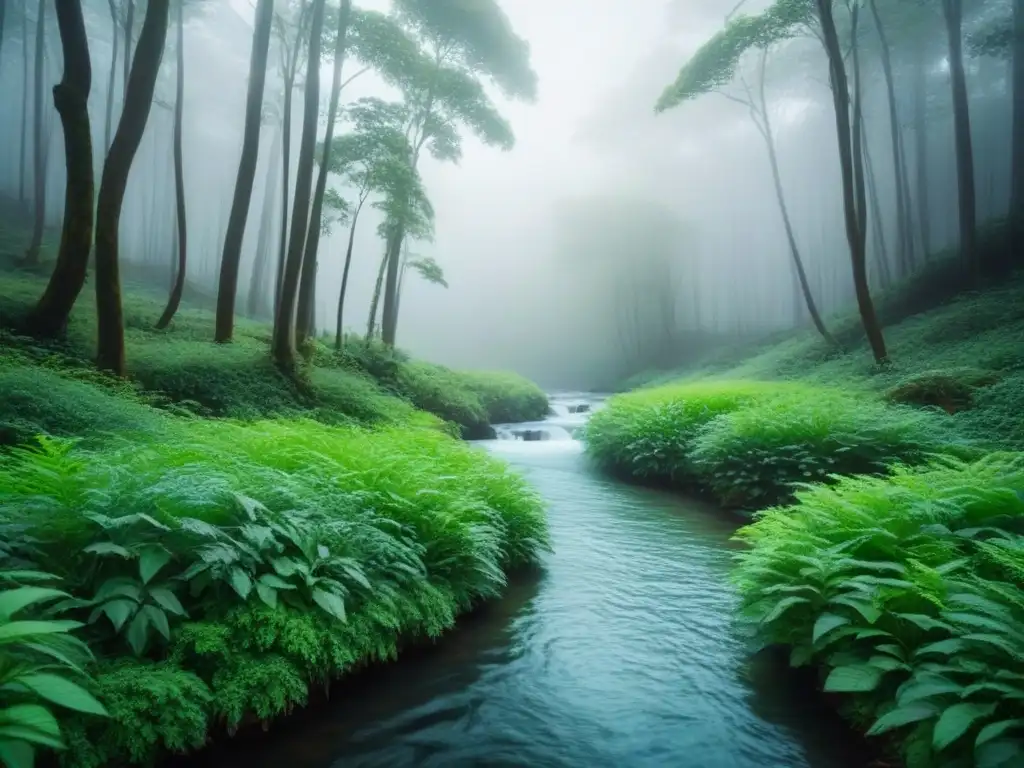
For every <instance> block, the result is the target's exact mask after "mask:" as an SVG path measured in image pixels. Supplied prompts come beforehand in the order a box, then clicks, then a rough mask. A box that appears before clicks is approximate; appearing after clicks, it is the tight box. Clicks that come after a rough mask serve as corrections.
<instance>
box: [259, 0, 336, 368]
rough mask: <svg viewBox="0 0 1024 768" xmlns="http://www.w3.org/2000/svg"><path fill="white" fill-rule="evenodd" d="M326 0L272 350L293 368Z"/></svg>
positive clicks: (317, 26)
mask: <svg viewBox="0 0 1024 768" xmlns="http://www.w3.org/2000/svg"><path fill="white" fill-rule="evenodd" d="M324 5H325V0H314V2H313V11H312V23H311V24H310V27H311V30H310V37H309V58H308V61H307V65H306V89H305V100H304V103H303V110H304V113H303V123H302V136H301V138H300V140H299V159H298V166H297V168H296V176H295V201H294V205H293V207H292V231H291V232H290V233H289V238H288V258H287V261H286V262H285V268H284V277H283V279H282V281H281V297H280V300H279V301H278V305H277V314H276V317H275V319H274V337H273V341H272V343H271V352H272V354H273V357H274V361H275V362H276V363H277V364H278V365H281V366H284V367H287V368H291V367H293V366H294V364H295V309H296V302H297V300H298V290H299V276H300V273H301V271H302V256H303V252H304V251H305V246H306V227H305V223H306V221H307V217H308V216H309V203H310V195H311V193H312V185H313V155H314V153H315V152H316V129H317V114H318V112H319V107H320V43H321V36H322V34H323V26H324Z"/></svg>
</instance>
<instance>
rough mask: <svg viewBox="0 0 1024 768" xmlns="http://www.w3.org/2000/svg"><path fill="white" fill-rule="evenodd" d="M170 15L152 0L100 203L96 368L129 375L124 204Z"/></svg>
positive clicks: (162, 1)
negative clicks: (121, 253) (121, 249)
mask: <svg viewBox="0 0 1024 768" xmlns="http://www.w3.org/2000/svg"><path fill="white" fill-rule="evenodd" d="M169 15H170V0H149V5H148V7H147V9H146V17H145V20H144V21H143V23H142V32H141V34H140V36H139V45H138V48H137V49H136V53H135V56H134V60H133V61H132V67H131V73H130V75H129V78H128V90H127V94H126V96H125V101H124V109H122V110H121V119H120V120H119V121H118V124H117V131H116V132H115V134H114V139H113V141H112V142H111V144H110V152H109V153H108V154H107V159H106V162H105V163H104V165H103V178H102V180H101V181H100V191H99V197H98V200H97V203H96V313H97V320H98V333H97V364H98V365H99V367H100V368H101V369H103V370H108V371H111V372H112V373H114V374H116V375H118V376H123V375H124V372H125V358H124V318H123V315H122V310H121V277H120V269H119V265H118V235H119V230H120V218H121V206H122V204H123V203H124V194H125V189H126V187H127V185H128V174H129V172H130V171H131V167H132V162H133V161H134V159H135V154H136V152H138V149H139V144H140V143H141V142H142V135H143V133H144V132H145V130H146V122H147V121H148V120H149V113H150V110H151V109H152V105H153V93H154V91H155V90H156V80H157V75H158V74H159V71H160V60H161V58H162V57H163V52H164V44H165V42H166V40H167V23H168V18H169ZM126 52H127V48H126Z"/></svg>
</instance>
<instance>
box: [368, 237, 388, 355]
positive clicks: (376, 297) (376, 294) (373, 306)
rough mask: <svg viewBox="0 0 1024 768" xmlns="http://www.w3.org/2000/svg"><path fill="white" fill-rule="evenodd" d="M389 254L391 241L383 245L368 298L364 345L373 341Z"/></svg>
mask: <svg viewBox="0 0 1024 768" xmlns="http://www.w3.org/2000/svg"><path fill="white" fill-rule="evenodd" d="M390 255H391V242H390V241H388V243H387V245H385V246H384V256H383V257H382V258H381V260H380V269H378V270H377V282H376V283H374V286H373V298H372V299H371V300H370V318H369V320H368V321H367V323H366V345H367V346H369V345H370V342H372V341H373V331H374V325H375V324H376V322H377V307H378V306H379V305H380V293H381V288H382V287H383V285H384V272H385V270H386V269H387V266H388V259H389V258H390Z"/></svg>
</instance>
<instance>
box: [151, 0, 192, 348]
mask: <svg viewBox="0 0 1024 768" xmlns="http://www.w3.org/2000/svg"><path fill="white" fill-rule="evenodd" d="M176 26H177V28H178V72H177V83H176V91H175V94H174V206H175V213H176V221H177V225H178V226H177V238H176V241H177V245H178V269H177V271H176V272H175V278H174V288H172V289H171V295H170V296H169V297H168V299H167V306H166V307H165V308H164V313H163V314H162V315H161V316H160V319H159V320H157V323H156V327H157V328H158V329H163V328H166V327H167V326H168V325H170V323H171V318H173V317H174V314H175V313H176V312H177V311H178V306H179V305H180V304H181V294H182V292H183V291H184V290H185V265H186V263H187V261H188V227H187V226H186V218H185V163H184V158H183V157H182V154H183V152H182V146H181V145H182V136H181V134H182V122H183V119H184V111H185V2H184V0H178V23H177V25H176Z"/></svg>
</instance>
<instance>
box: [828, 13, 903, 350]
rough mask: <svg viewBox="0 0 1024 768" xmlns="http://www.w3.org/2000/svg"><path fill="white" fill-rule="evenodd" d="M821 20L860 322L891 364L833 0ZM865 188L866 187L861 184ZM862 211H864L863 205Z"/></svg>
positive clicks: (872, 347)
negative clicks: (870, 271)
mask: <svg viewBox="0 0 1024 768" xmlns="http://www.w3.org/2000/svg"><path fill="white" fill-rule="evenodd" d="M815 4H816V6H817V10H818V20H819V22H820V24H821V32H822V42H823V44H824V47H825V53H826V54H827V55H828V61H829V76H830V80H831V84H832V103H833V111H834V112H835V121H836V136H837V141H838V145H839V166H840V170H841V172H842V188H843V212H844V222H845V225H846V240H847V242H848V244H849V246H850V261H851V266H852V269H853V284H854V292H855V295H856V298H857V309H858V311H859V312H860V318H861V323H862V324H863V326H864V332H865V333H866V334H867V338H868V343H869V344H870V346H871V352H872V354H873V355H874V358H875V362H876V363H879V364H881V363H885V362H887V361H888V353H887V352H886V349H885V338H884V337H883V335H882V328H881V326H880V325H879V322H878V316H877V314H876V312H875V305H874V302H873V301H872V299H871V290H870V289H869V287H868V276H867V255H866V253H865V249H864V238H863V237H862V232H863V231H864V230H863V227H862V225H861V222H860V212H859V210H858V198H859V197H860V195H859V194H858V192H857V190H856V186H857V185H856V182H855V176H856V175H857V174H856V173H855V171H854V162H855V161H856V162H860V161H861V158H860V157H859V155H857V156H855V154H854V148H853V130H852V127H851V125H850V104H851V102H850V88H849V83H848V81H847V78H846V64H845V61H844V57H843V49H842V45H841V44H840V42H839V35H838V33H837V32H836V24H835V18H834V17H833V15H832V0H815ZM861 187H863V185H861ZM860 210H863V206H861V208H860Z"/></svg>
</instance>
